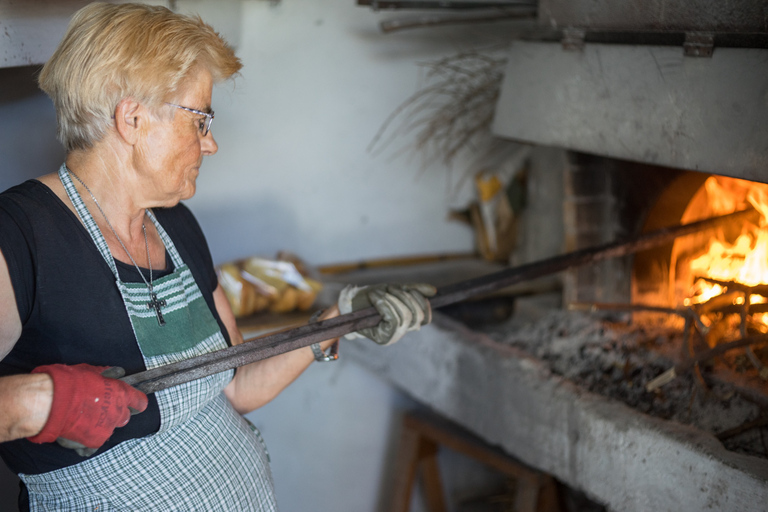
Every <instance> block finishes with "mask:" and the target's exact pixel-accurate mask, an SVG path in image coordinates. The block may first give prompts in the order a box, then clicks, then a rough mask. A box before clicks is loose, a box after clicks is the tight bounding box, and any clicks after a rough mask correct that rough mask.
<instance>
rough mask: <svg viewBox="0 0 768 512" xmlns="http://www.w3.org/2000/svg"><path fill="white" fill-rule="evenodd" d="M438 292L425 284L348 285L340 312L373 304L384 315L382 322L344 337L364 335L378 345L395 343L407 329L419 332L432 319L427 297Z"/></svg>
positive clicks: (344, 312)
mask: <svg viewBox="0 0 768 512" xmlns="http://www.w3.org/2000/svg"><path fill="white" fill-rule="evenodd" d="M436 292H437V289H436V288H435V287H434V286H432V285H430V284H425V283H416V284H377V285H372V286H354V285H349V286H347V287H346V288H344V289H343V290H342V291H341V294H340V295H339V311H340V312H341V314H347V313H352V312H353V311H358V310H360V309H364V308H368V307H371V306H373V307H374V308H376V311H378V312H379V314H380V315H381V322H379V323H378V324H377V325H375V326H374V327H369V328H367V329H360V331H359V332H353V333H350V334H347V335H345V338H359V337H365V338H368V339H370V340H373V341H375V342H376V343H378V344H379V345H391V344H392V343H395V342H396V341H397V340H399V339H400V338H402V337H403V336H404V335H405V333H406V332H409V331H418V330H419V329H420V328H421V326H422V325H426V324H428V323H429V322H431V321H432V308H431V306H430V305H429V301H428V300H427V297H432V296H433V295H435V293H436Z"/></svg>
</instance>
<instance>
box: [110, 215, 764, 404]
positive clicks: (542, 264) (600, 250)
mask: <svg viewBox="0 0 768 512" xmlns="http://www.w3.org/2000/svg"><path fill="white" fill-rule="evenodd" d="M755 214H756V212H755V211H754V210H748V211H741V212H736V213H731V214H729V215H723V216H721V217H714V218H711V219H707V220H703V221H699V222H694V223H691V224H686V225H682V226H675V227H670V228H664V229H660V230H658V231H654V232H653V233H647V234H644V235H641V236H639V237H637V238H634V239H631V240H628V241H625V242H614V243H611V244H606V245H601V246H598V247H593V248H590V249H582V250H580V251H575V252H571V253H568V254H564V255H562V256H555V257H554V258H548V259H545V260H541V261H539V262H536V263H529V264H527V265H522V266H520V267H512V268H509V269H506V270H502V271H500V272H496V273H494V274H490V275H488V276H482V277H479V278H475V279H469V280H467V281H462V282H460V283H456V284H453V285H449V286H445V287H443V288H441V289H440V290H439V291H438V294H437V295H436V296H435V297H433V298H432V299H430V301H429V302H430V304H431V305H432V307H433V308H440V307H442V306H447V305H448V304H454V303H456V302H460V301H463V300H465V299H468V298H470V297H474V296H478V295H484V294H488V293H491V292H495V291H497V290H501V289H503V288H506V287H508V286H511V285H513V284H516V283H519V282H521V281H527V280H530V279H535V278H537V277H542V276H545V275H548V274H554V273H556V272H560V271H562V270H566V269H568V268H571V267H576V266H579V265H586V264H590V263H596V262H598V261H602V260H605V259H608V258H615V257H618V256H625V255H627V254H630V253H633V252H637V251H642V250H644V249H650V248H652V247H656V246H659V245H663V244H665V243H668V242H671V241H672V240H674V239H675V238H677V237H681V236H685V235H689V234H692V233H697V232H699V231H703V230H706V229H711V228H714V227H717V226H718V225H720V224H721V223H723V222H731V221H734V222H735V221H738V220H740V219H743V218H745V217H746V216H748V215H755ZM380 321H381V316H380V315H379V314H378V312H377V311H376V309H374V308H372V307H371V308H366V309H361V310H359V311H355V312H354V313H349V314H347V315H341V316H338V317H336V318H331V319H329V320H324V321H322V322H317V323H312V324H308V325H302V326H301V327H297V328H295V329H291V330H289V331H285V332H280V333H276V334H270V335H268V336H264V337H260V338H252V339H249V340H246V341H247V342H246V343H242V344H240V345H236V346H234V347H228V348H225V349H222V350H218V351H216V352H210V353H208V354H204V355H201V356H196V357H192V358H190V359H185V360H184V361H179V362H176V363H172V364H169V365H165V366H160V367H158V368H153V369H151V370H147V371H144V372H139V373H135V374H133V375H129V376H127V377H124V378H123V380H124V381H125V382H127V383H128V384H130V385H132V386H134V387H136V388H138V389H140V390H141V391H143V392H145V393H154V392H155V391H160V390H161V389H165V388H168V387H171V386H175V385H178V384H183V383H185V382H189V381H192V380H196V379H200V378H202V377H207V376H208V375H213V374H215V373H219V372H222V371H225V370H229V369H232V368H237V367H240V366H244V365H246V364H249V363H253V362H256V361H261V360H262V359H267V358H269V357H272V356H276V355H279V354H283V353H285V352H289V351H291V350H296V349H299V348H302V347H306V346H309V345H311V344H312V343H317V342H320V341H324V340H328V339H332V338H337V337H339V336H343V335H345V334H348V333H350V332H356V331H359V330H360V329H364V328H366V327H373V326H375V325H376V324H378V323H379V322H380Z"/></svg>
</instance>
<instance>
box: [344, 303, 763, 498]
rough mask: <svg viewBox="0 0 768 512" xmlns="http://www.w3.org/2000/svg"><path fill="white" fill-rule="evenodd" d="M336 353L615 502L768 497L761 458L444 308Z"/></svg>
mask: <svg viewBox="0 0 768 512" xmlns="http://www.w3.org/2000/svg"><path fill="white" fill-rule="evenodd" d="M341 352H342V354H343V357H351V358H354V359H355V360H356V361H358V362H360V363H361V364H363V365H364V366H366V367H367V368H369V369H371V370H373V371H374V372H376V373H377V374H379V375H381V376H382V377H384V378H385V379H387V380H389V381H390V382H392V383H393V384H394V385H396V386H397V387H399V388H401V389H403V390H404V391H405V392H406V393H407V394H409V395H411V396H412V397H413V398H414V399H416V400H417V401H419V402H421V403H423V404H425V405H427V406H429V407H430V408H432V409H433V410H435V411H436V412H437V413H439V414H441V415H443V416H445V417H447V418H449V419H451V420H453V421H455V422H456V423H458V424H460V425H463V426H464V427H465V428H467V429H468V430H470V431H472V432H474V433H475V434H477V435H478V436H479V437H481V438H483V439H485V440H486V441H488V442H489V443H491V444H494V445H498V446H499V447H501V448H502V449H503V450H504V451H506V452H507V453H509V454H511V455H513V456H514V457H516V458H518V459H519V460H521V461H523V462H525V463H526V464H529V465H530V466H532V467H535V468H538V469H540V470H542V471H545V472H547V473H551V474H552V475H554V476H555V477H557V478H558V479H559V480H561V481H563V482H565V483H567V484H568V485H570V486H571V487H574V488H576V489H580V490H582V491H583V492H585V493H586V494H587V495H589V496H590V497H592V498H593V499H595V500H597V501H599V502H601V503H604V504H605V505H607V506H608V508H609V509H610V510H615V511H621V512H625V511H648V510H696V511H700V510H717V511H734V512H736V511H738V512H746V511H752V510H754V511H764V510H765V507H766V505H765V504H766V503H768V461H765V460H762V459H758V458H755V457H749V456H744V455H739V454H736V453H733V452H729V451H727V450H725V449H724V448H723V447H722V446H721V445H720V443H719V442H718V441H717V440H716V439H715V438H714V437H713V436H712V435H710V434H708V433H706V432H703V431H701V430H698V429H695V428H692V427H688V426H685V425H681V424H678V423H674V422H670V421H664V420H660V419H657V418H653V417H650V416H647V415H645V414H642V413H640V412H638V411H635V410H634V409H631V408H630V407H627V406H626V405H624V404H622V403H619V402H616V401H612V400H609V399H607V398H604V397H602V396H598V395H595V394H593V393H588V392H585V391H584V390H582V389H580V388H578V387H576V386H575V385H573V384H571V383H570V382H567V381H565V380H564V379H562V378H561V377H559V376H557V375H553V374H551V373H550V372H549V370H548V369H547V368H545V367H544V365H543V364H542V363H541V362H539V361H537V360H535V359H533V358H531V357H530V356H528V355H526V354H525V353H523V352H521V351H519V350H517V349H514V348H512V347H508V346H505V345H502V344H499V343H497V342H495V341H493V340H492V339H490V338H489V337H487V336H485V335H482V334H479V333H476V332H473V331H471V330H469V329H467V328H466V327H464V326H463V325H461V324H459V323H457V322H455V321H453V320H451V319H449V318H447V317H445V316H442V315H435V320H434V322H433V323H432V324H431V325H429V326H426V327H424V328H423V329H422V330H421V331H419V332H418V333H411V334H409V335H408V336H406V338H404V339H403V340H401V341H399V342H398V343H396V344H395V345H393V346H391V347H378V346H376V345H374V344H373V343H370V342H367V341H366V340H355V341H351V342H350V341H345V342H343V347H342V350H341Z"/></svg>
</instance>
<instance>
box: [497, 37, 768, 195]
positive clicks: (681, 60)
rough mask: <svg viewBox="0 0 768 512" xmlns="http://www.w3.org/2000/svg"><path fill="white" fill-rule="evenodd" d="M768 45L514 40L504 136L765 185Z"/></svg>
mask: <svg viewBox="0 0 768 512" xmlns="http://www.w3.org/2000/svg"><path fill="white" fill-rule="evenodd" d="M766 63H768V50H765V49H752V48H716V49H715V52H714V54H713V55H712V57H711V58H693V57H685V56H684V55H683V49H682V48H680V47H673V46H631V45H610V44H586V45H585V46H584V49H583V51H565V50H563V48H562V45H560V44H558V43H538V42H525V41H516V42H514V43H513V44H512V46H511V48H510V52H509V58H508V63H507V68H506V71H505V76H504V82H503V84H502V90H501V96H500V98H499V103H498V106H497V110H496V116H495V119H494V125H493V131H494V133H495V134H496V135H498V136H500V137H507V138H511V139H514V140H518V141H525V142H533V143H537V144H544V145H548V146H558V147H563V148H568V149H574V150H579V151H584V152H587V153H593V154H597V155H604V156H611V157H615V158H621V159H625V160H633V161H638V162H646V163H651V164H657V165H665V166H668V167H676V168H681V169H690V170H698V171H704V172H712V173H716V174H724V175H727V176H734V177H739V178H745V179H751V180H757V181H768V174H767V173H766V163H767V162H768V156H767V155H768V124H766V123H765V119H766V114H768V102H766V91H767V90H768V73H766V72H765V70H766Z"/></svg>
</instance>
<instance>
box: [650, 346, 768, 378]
mask: <svg viewBox="0 0 768 512" xmlns="http://www.w3.org/2000/svg"><path fill="white" fill-rule="evenodd" d="M766 341H768V334H759V335H756V336H749V337H746V338H740V339H738V340H735V341H730V342H728V343H720V344H718V345H717V346H716V347H715V348H712V349H710V350H705V351H704V352H701V353H699V354H697V355H696V356H695V357H693V358H691V359H688V360H686V361H683V362H682V363H678V364H676V365H675V366H673V367H672V368H670V369H669V370H667V371H665V372H664V373H662V374H661V375H659V376H658V377H656V378H655V379H653V380H652V381H650V382H649V383H648V384H646V386H645V389H646V390H647V391H654V390H656V389H658V388H660V387H661V386H663V385H665V384H668V383H669V382H672V381H673V380H675V378H677V376H678V375H682V374H684V373H685V372H687V371H689V370H691V369H693V368H694V367H696V366H697V365H699V364H700V363H703V362H704V361H708V360H710V359H712V358H714V357H717V356H720V355H723V354H725V353H726V352H728V351H729V350H733V349H736V348H741V347H748V346H749V345H754V344H756V343H765V342H766Z"/></svg>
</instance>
